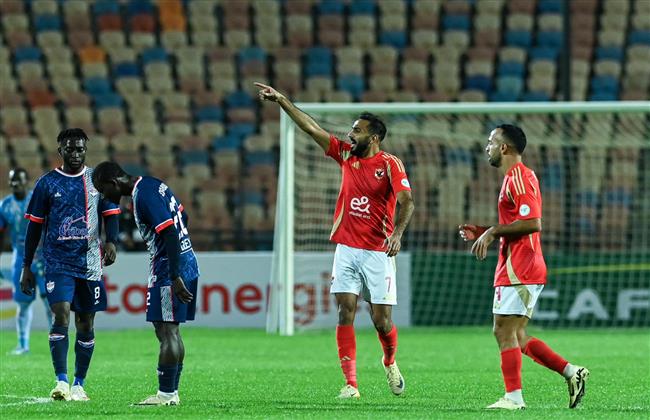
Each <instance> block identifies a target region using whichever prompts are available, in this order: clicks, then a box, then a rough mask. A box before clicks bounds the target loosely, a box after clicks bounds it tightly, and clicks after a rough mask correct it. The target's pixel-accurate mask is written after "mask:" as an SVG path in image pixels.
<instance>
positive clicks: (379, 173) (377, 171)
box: [375, 168, 386, 179]
mask: <svg viewBox="0 0 650 420" xmlns="http://www.w3.org/2000/svg"><path fill="white" fill-rule="evenodd" d="M385 174H386V171H384V168H379V169H375V178H377V179H382V178H383V177H384V175H385Z"/></svg>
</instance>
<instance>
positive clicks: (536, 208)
mask: <svg viewBox="0 0 650 420" xmlns="http://www.w3.org/2000/svg"><path fill="white" fill-rule="evenodd" d="M509 190H510V192H511V194H512V199H513V201H514V204H515V210H516V212H517V220H530V219H539V218H541V217H542V206H541V198H540V194H541V193H540V191H539V183H538V182H537V178H535V176H534V175H533V174H531V173H526V174H522V173H521V170H520V169H517V170H515V171H514V172H513V174H512V176H511V177H510V186H509Z"/></svg>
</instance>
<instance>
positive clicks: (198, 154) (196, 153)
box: [180, 150, 210, 165]
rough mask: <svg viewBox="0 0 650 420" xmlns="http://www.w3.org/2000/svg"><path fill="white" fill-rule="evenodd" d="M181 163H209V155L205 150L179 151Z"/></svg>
mask: <svg viewBox="0 0 650 420" xmlns="http://www.w3.org/2000/svg"><path fill="white" fill-rule="evenodd" d="M180 158H181V159H180V161H181V165H191V164H195V165H196V164H203V165H210V155H209V154H208V153H206V151H205V150H188V151H185V152H182V153H181V156H180Z"/></svg>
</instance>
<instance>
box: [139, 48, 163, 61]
mask: <svg viewBox="0 0 650 420" xmlns="http://www.w3.org/2000/svg"><path fill="white" fill-rule="evenodd" d="M141 58H142V63H144V64H149V63H153V62H156V61H164V62H167V61H168V55H167V50H165V49H164V48H161V47H155V48H149V49H146V50H144V51H142V54H141Z"/></svg>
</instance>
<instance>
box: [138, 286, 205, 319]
mask: <svg viewBox="0 0 650 420" xmlns="http://www.w3.org/2000/svg"><path fill="white" fill-rule="evenodd" d="M184 281H185V287H187V290H189V291H190V293H192V295H193V296H194V299H192V301H191V302H190V303H183V302H181V301H180V300H178V298H177V297H176V295H174V292H172V286H171V285H169V286H154V287H150V288H149V290H148V291H147V321H148V322H181V323H182V322H185V321H193V320H194V316H195V315H196V298H197V296H196V291H197V288H198V287H197V285H198V283H199V279H194V280H189V281H188V280H184ZM167 283H169V282H167Z"/></svg>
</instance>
